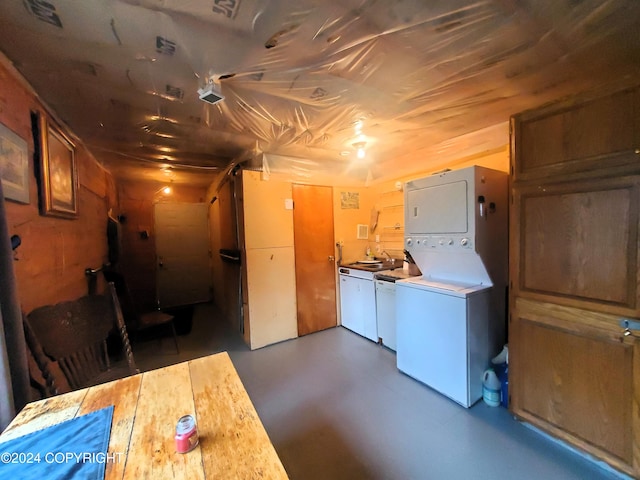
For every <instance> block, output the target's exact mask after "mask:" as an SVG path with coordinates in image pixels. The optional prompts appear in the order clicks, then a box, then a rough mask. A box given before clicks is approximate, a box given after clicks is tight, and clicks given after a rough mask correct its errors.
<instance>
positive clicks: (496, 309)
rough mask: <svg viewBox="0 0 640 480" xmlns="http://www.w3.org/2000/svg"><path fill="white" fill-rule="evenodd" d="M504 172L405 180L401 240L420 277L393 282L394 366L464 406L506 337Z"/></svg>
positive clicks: (474, 397) (475, 170)
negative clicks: (394, 308) (394, 304)
mask: <svg viewBox="0 0 640 480" xmlns="http://www.w3.org/2000/svg"><path fill="white" fill-rule="evenodd" d="M507 178H508V177H507V174H506V173H504V172H500V171H496V170H491V169H487V168H483V167H478V166H474V167H469V168H465V169H461V170H455V171H445V172H441V173H438V174H434V175H432V176H430V177H426V178H422V179H419V180H413V181H411V182H408V183H407V184H406V185H405V247H406V249H407V250H408V251H409V252H410V253H411V256H412V257H413V258H414V259H415V262H416V264H417V265H418V267H419V268H420V270H421V272H422V276H420V277H414V278H409V279H406V280H401V281H398V282H396V321H397V357H396V358H397V366H398V369H399V370H401V371H402V372H404V373H406V374H407V375H410V376H411V377H413V378H415V379H417V380H419V381H421V382H422V383H424V384H426V385H428V386H429V387H431V388H433V389H434V390H436V391H438V392H440V393H442V394H443V395H446V396H447V397H449V398H451V399H452V400H454V401H456V402H457V403H459V404H460V405H462V406H464V407H470V406H471V405H473V404H474V403H475V402H476V401H478V400H479V399H480V398H481V397H482V373H483V372H484V370H485V368H486V367H487V365H488V364H489V360H490V359H491V357H493V356H494V355H495V354H496V353H498V352H499V351H500V349H501V348H502V345H503V344H504V342H505V341H506V338H505V335H506V333H505V332H506V324H505V310H506V308H505V301H506V282H507V261H508V251H507V248H508V243H507V219H508V180H507Z"/></svg>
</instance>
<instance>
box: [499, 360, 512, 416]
mask: <svg viewBox="0 0 640 480" xmlns="http://www.w3.org/2000/svg"><path fill="white" fill-rule="evenodd" d="M498 380H500V390H501V394H500V395H501V398H500V405H502V406H503V407H504V408H509V367H508V366H507V364H506V363H505V365H504V370H502V372H501V373H500V374H499V375H498Z"/></svg>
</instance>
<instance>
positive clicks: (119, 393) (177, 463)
mask: <svg viewBox="0 0 640 480" xmlns="http://www.w3.org/2000/svg"><path fill="white" fill-rule="evenodd" d="M109 405H114V407H115V408H114V413H113V421H112V426H111V436H110V439H109V450H108V454H109V457H108V458H110V459H113V461H109V462H108V463H107V465H106V471H105V479H141V478H189V479H211V478H216V479H220V478H225V479H234V478H238V479H254V478H255V479H286V478H288V477H287V474H286V471H285V469H284V467H283V466H282V463H281V461H280V459H279V458H278V455H277V453H276V451H275V449H274V447H273V445H272V444H271V441H270V440H269V436H268V435H267V432H266V431H265V429H264V427H263V425H262V422H261V421H260V418H259V417H258V414H257V412H256V410H255V408H254V406H253V404H252V403H251V400H250V399H249V396H248V394H247V392H246V390H245V388H244V386H243V385H242V381H241V380H240V377H239V376H238V374H237V372H236V370H235V368H234V366H233V364H232V362H231V359H230V358H229V355H228V354H227V353H226V352H222V353H218V354H215V355H210V356H207V357H202V358H199V359H195V360H190V361H188V362H184V363H179V364H176V365H172V366H169V367H165V368H161V369H158V370H151V371H149V372H145V373H141V374H139V375H134V376H131V377H127V378H123V379H120V380H116V381H114V382H109V383H105V384H102V385H97V386H95V387H90V388H85V389H82V390H77V391H74V392H70V393H67V394H64V395H58V396H56V397H52V398H48V399H45V400H40V401H37V402H33V403H30V404H28V405H27V406H25V408H24V409H23V410H22V411H21V412H20V413H19V414H18V415H17V416H16V418H15V419H14V420H13V421H12V422H11V424H10V425H9V426H8V427H7V428H6V430H5V431H4V432H3V433H2V435H0V442H5V441H7V440H9V439H12V438H16V437H19V436H22V435H25V434H27V433H30V432H33V431H36V430H40V429H42V428H45V427H48V426H51V425H55V424H58V423H60V422H63V421H65V420H69V419H72V418H75V417H76V416H79V415H85V414H87V413H90V412H93V411H96V410H99V409H101V408H105V407H108V406H109ZM183 415H193V416H194V417H195V419H196V424H197V426H198V436H199V439H200V443H199V445H198V446H197V447H196V448H195V449H194V450H192V451H191V452H188V453H186V454H180V453H177V452H176V451H175V440H174V435H175V427H176V423H177V421H178V419H179V418H180V417H181V416H183Z"/></svg>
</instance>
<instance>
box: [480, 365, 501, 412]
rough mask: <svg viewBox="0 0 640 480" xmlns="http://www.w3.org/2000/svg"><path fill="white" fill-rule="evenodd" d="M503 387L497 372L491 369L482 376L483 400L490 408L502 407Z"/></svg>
mask: <svg viewBox="0 0 640 480" xmlns="http://www.w3.org/2000/svg"><path fill="white" fill-rule="evenodd" d="M501 387H502V385H501V384H500V380H499V379H498V376H497V375H496V372H495V371H494V370H493V369H491V368H489V369H488V370H485V371H484V373H483V374H482V399H483V400H484V403H486V404H487V405H489V406H490V407H498V406H500V397H501V394H502V391H501Z"/></svg>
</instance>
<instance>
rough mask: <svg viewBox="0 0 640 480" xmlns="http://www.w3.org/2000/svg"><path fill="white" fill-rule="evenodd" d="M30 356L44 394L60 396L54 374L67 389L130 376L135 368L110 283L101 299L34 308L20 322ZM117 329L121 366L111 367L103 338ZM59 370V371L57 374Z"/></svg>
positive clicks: (98, 296)
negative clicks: (36, 367) (122, 361)
mask: <svg viewBox="0 0 640 480" xmlns="http://www.w3.org/2000/svg"><path fill="white" fill-rule="evenodd" d="M24 328H25V337H26V340H27V345H28V347H29V350H30V353H31V355H32V356H33V358H34V360H35V363H36V364H37V366H38V368H39V369H40V371H41V372H42V376H43V378H44V379H45V394H46V395H55V394H57V393H62V391H61V388H60V384H61V383H62V384H63V391H64V382H61V381H60V380H58V379H60V374H59V373H56V370H57V371H58V372H60V371H61V372H62V373H63V375H64V380H66V383H67V384H68V386H69V388H70V389H71V390H76V389H79V388H84V387H88V386H91V385H97V384H99V383H104V382H108V381H111V380H116V379H118V378H122V377H126V376H128V375H133V374H136V373H139V372H138V369H137V367H136V364H135V360H134V358H133V352H132V351H131V344H130V342H129V336H128V333H127V329H126V327H125V323H124V320H123V317H122V311H121V309H120V304H119V302H118V296H117V294H116V291H115V287H114V285H113V284H109V285H108V292H107V293H106V294H105V295H88V296H84V297H81V298H79V299H77V300H73V301H68V302H62V303H58V304H56V305H45V306H43V307H39V308H36V309H35V310H33V311H32V312H31V313H29V314H28V315H27V316H26V317H25V319H24ZM114 330H117V332H118V334H119V337H120V341H121V344H122V345H121V346H122V353H123V356H124V360H125V361H126V365H124V366H116V365H112V362H111V358H110V357H109V352H108V349H107V339H108V337H109V335H110V333H111V332H113V331H114ZM58 367H59V370H58Z"/></svg>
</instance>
